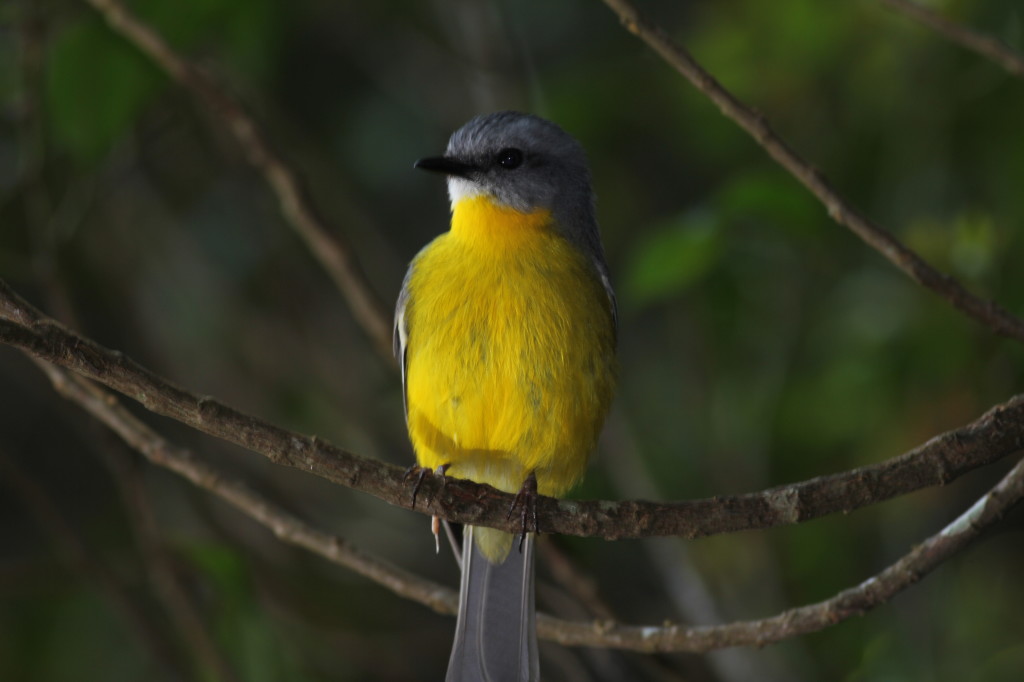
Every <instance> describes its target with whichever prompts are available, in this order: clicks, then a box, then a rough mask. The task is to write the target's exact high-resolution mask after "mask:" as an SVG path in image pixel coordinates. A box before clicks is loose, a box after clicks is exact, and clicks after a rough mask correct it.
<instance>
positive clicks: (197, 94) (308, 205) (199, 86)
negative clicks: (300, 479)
mask: <svg viewBox="0 0 1024 682" xmlns="http://www.w3.org/2000/svg"><path fill="white" fill-rule="evenodd" d="M85 2H88V3H89V4H90V5H92V6H93V8H94V9H95V10H96V11H97V12H99V13H100V14H101V15H102V16H103V17H104V19H106V21H107V23H108V24H109V25H110V27H111V28H112V29H113V30H114V31H115V32H117V33H118V34H119V35H121V36H122V37H123V38H124V39H125V40H127V41H128V42H129V43H131V44H132V45H134V46H135V47H136V48H137V49H138V50H139V51H140V52H142V53H143V54H145V55H146V56H147V57H149V58H150V59H152V60H153V62H154V63H155V64H156V65H157V66H159V67H160V68H161V69H162V70H163V71H164V72H166V73H167V75H168V76H169V77H170V78H171V79H172V80H173V81H175V82H176V83H177V84H178V85H180V86H181V87H183V88H185V89H186V90H187V91H188V92H190V93H191V94H192V96H193V97H194V98H195V99H196V100H197V101H199V102H200V103H201V104H202V105H203V106H205V107H206V108H207V109H208V110H209V111H210V112H211V113H212V114H213V117H214V118H215V119H216V120H217V121H219V122H220V123H221V124H222V125H223V126H224V128H225V129H226V130H227V131H228V132H229V133H230V134H231V135H232V136H234V138H235V141H236V142H237V143H238V145H239V146H240V147H241V148H242V150H243V151H244V152H245V155H246V157H247V158H248V160H249V163H251V164H252V165H253V167H255V168H256V170H258V171H259V172H260V173H262V175H263V177H264V179H265V180H266V182H267V184H268V185H270V188H271V190H272V191H273V192H274V194H275V195H276V196H277V200H278V202H279V203H280V205H281V212H282V213H283V214H284V217H285V219H286V220H287V221H288V222H289V224H291V226H292V227H293V228H294V229H295V231H296V232H297V233H298V234H299V236H300V237H301V238H302V239H303V240H304V241H305V243H306V246H307V247H308V248H309V250H310V251H312V253H313V256H314V257H315V258H316V259H317V260H318V261H319V262H320V265H321V266H323V268H324V269H325V270H326V271H327V273H328V274H329V275H330V277H331V279H333V280H334V283H335V284H336V285H337V287H338V289H340V290H341V293H342V294H343V295H344V296H345V298H346V300H347V301H348V304H349V307H350V308H351V310H352V314H353V315H354V316H355V319H356V320H357V321H358V322H359V324H361V325H362V327H363V329H364V330H366V333H367V334H368V335H369V337H370V339H371V340H372V341H373V344H374V347H375V348H376V349H377V351H378V352H379V353H380V354H381V356H382V357H385V358H387V359H388V360H389V362H390V361H392V358H391V312H390V310H389V309H387V308H385V306H384V305H382V304H381V302H380V300H379V299H378V298H377V296H376V295H375V294H374V293H373V288H372V287H371V286H370V283H369V281H368V280H367V278H366V275H365V274H364V273H363V272H362V270H361V269H360V268H359V264H358V263H357V261H356V258H355V256H354V255H353V254H352V252H351V250H350V249H349V247H348V246H347V245H346V244H345V243H344V242H343V241H342V238H341V237H340V236H339V235H337V234H332V233H331V230H329V229H328V227H327V225H326V223H325V221H324V219H323V218H322V217H321V216H320V214H319V213H318V212H317V210H316V208H315V207H314V205H313V202H312V201H311V200H310V198H309V196H308V194H307V192H306V189H305V187H304V185H303V183H302V180H301V179H300V177H299V174H298V173H297V172H296V171H295V170H294V169H293V168H292V167H291V166H289V165H288V164H287V163H286V162H285V160H284V159H283V158H282V157H281V156H280V155H279V154H278V153H277V152H276V151H275V150H274V148H273V146H272V145H271V144H270V142H269V141H268V139H267V136H266V134H265V133H264V132H263V130H262V129H261V128H260V127H259V125H257V123H256V121H255V120H254V119H253V118H252V117H251V116H250V115H249V114H248V113H247V112H246V111H245V108H244V107H243V106H242V104H241V103H239V102H238V101H237V100H235V99H234V98H233V97H231V96H230V95H229V94H228V93H227V92H226V91H225V90H224V89H222V88H221V87H219V86H218V84H217V83H216V82H215V81H214V79H213V78H212V77H211V76H210V75H209V74H207V73H205V72H203V71H201V70H200V69H199V68H197V67H196V66H194V65H193V64H191V63H190V62H189V61H187V60H186V59H184V58H183V57H181V56H180V55H178V54H177V53H176V52H175V51H174V50H173V49H172V48H171V47H170V45H168V44H167V42H166V41H165V40H164V39H163V38H162V37H161V36H160V35H159V34H158V33H157V32H156V31H154V30H153V29H152V28H151V27H149V26H147V25H146V24H145V23H143V22H142V21H140V20H139V19H138V18H137V17H135V16H134V15H132V14H131V13H130V12H129V11H128V10H127V9H126V8H125V7H124V6H123V5H121V3H120V2H118V1H117V0H85Z"/></svg>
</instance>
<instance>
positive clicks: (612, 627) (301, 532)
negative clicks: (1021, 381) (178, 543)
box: [37, 361, 1024, 652]
mask: <svg viewBox="0 0 1024 682" xmlns="http://www.w3.org/2000/svg"><path fill="white" fill-rule="evenodd" d="M37 363H38V364H39V365H40V367H41V368H42V369H43V371H44V372H46V374H47V375H48V376H49V377H50V380H51V382H52V383H53V385H54V387H55V388H56V389H57V391H58V392H59V393H60V394H61V395H63V396H65V397H66V398H68V399H70V400H72V401H73V402H76V403H78V404H79V405H80V406H81V407H82V408H83V409H85V410H86V411H87V412H89V413H90V414H91V415H92V416H93V417H95V418H96V419H98V420H99V421H100V422H102V423H104V424H105V425H107V426H108V427H109V428H110V429H112V430H113V431H114V432H115V433H117V434H118V435H119V436H120V437H121V438H122V439H124V440H125V442H127V443H128V444H129V445H130V446H131V447H133V448H135V449H136V450H138V451H139V452H140V453H142V454H143V455H144V456H145V457H146V458H147V459H148V460H149V461H150V462H152V463H153V464H155V465H157V466H161V467H165V468H167V469H170V470H172V471H174V472H176V473H178V474H179V475H181V476H183V477H185V478H186V479H188V480H189V481H191V482H192V483H194V484H195V485H197V486H199V487H201V488H204V489H206V490H209V491H210V492H211V493H213V494H215V495H217V496H218V497H220V498H221V499H223V500H225V501H226V502H228V503H229V504H232V505H233V506H235V507H236V508H238V509H239V510H240V511H242V512H243V513H245V514H247V515H248V516H250V517H251V518H253V519H254V520H256V521H258V522H259V523H261V524H263V525H264V526H266V527H267V528H269V529H270V530H271V531H272V532H273V533H274V534H275V535H276V536H277V537H278V538H280V539H281V540H283V541H285V542H289V543H291V544H294V545H296V546H299V547H303V548H305V549H307V550H309V551H311V552H313V553H314V554H318V555H320V556H322V557H324V558H325V559H327V560H328V561H331V562H333V563H336V564H339V565H341V566H344V567H346V568H348V569H350V570H352V571H354V572H356V573H358V574H359V575H362V576H364V577H366V578H369V579H370V580H372V581H374V582H376V583H378V584H380V585H382V586H384V587H386V588H387V589H389V590H391V591H392V592H394V593H395V594H397V595H399V596H401V597H405V598H408V599H411V600H413V601H416V602H419V603H420V604H423V605H425V606H428V607H430V608H432V609H434V610H435V611H437V612H439V613H443V614H448V615H451V614H454V613H455V611H456V607H457V604H458V597H457V595H456V593H455V591H454V590H452V589H450V588H447V587H444V586H441V585H438V584H436V583H433V582H430V581H428V580H426V579H424V578H421V577H419V576H417V575H414V574H412V573H410V572H408V571H405V570H404V569H401V568H399V567H397V566H395V565H393V564H391V563H390V562H387V561H385V560H383V559H381V558H379V557H376V556H374V555H373V554H371V553H369V552H366V551H364V550H362V549H359V548H358V547H356V546H355V545H353V544H352V543H349V542H347V541H345V540H343V539H342V538H340V537H338V536H335V535H330V534H328V533H324V532H322V531H320V530H317V529H315V528H313V527H311V526H309V525H308V524H306V523H305V522H303V521H302V520H300V519H298V518H297V517H294V516H292V515H290V514H289V513H288V512H286V511H285V510H283V509H281V508H280V507H277V506H276V505H274V504H273V503H271V502H269V501H268V500H266V499H265V498H263V497H261V496H260V495H259V494H257V493H256V492H254V491H253V490H251V489H250V488H249V487H248V486H246V485H245V484H244V483H241V482H239V481H234V480H232V479H231V478H229V477H228V476H226V475H224V474H222V473H221V472H219V471H218V470H216V469H215V468H214V467H212V466H211V465H209V464H207V463H205V462H202V461H200V460H198V459H196V458H195V457H194V456H193V455H192V453H190V452H189V451H187V450H184V449H182V448H179V447H176V446H174V445H172V444H171V443H169V442H168V441H166V440H165V439H164V438H162V437H161V436H160V435H159V434H157V433H156V432H154V431H153V430H152V429H150V428H149V427H147V426H146V425H145V424H143V423H142V422H141V421H139V420H138V419H137V418H135V417H134V416H133V415H132V414H131V413H130V412H128V411H127V410H126V409H124V408H123V407H121V406H120V405H119V404H118V402H117V400H116V398H115V397H114V396H112V395H110V394H108V393H106V392H105V391H104V390H102V389H100V388H98V387H96V386H94V385H92V384H90V383H89V382H88V381H87V380H85V379H82V378H81V377H78V376H76V375H73V374H70V373H68V372H66V371H65V370H63V369H60V368H57V367H54V366H53V365H51V364H49V363H47V362H43V361H37ZM1022 497H1024V460H1021V461H1020V462H1019V463H1018V464H1017V465H1016V466H1015V467H1014V468H1013V469H1012V470H1011V471H1010V473H1009V474H1007V475H1006V476H1005V477H1004V478H1003V480H1002V481H1000V482H999V483H998V484H997V485H996V486H995V487H994V488H993V489H992V490H991V491H989V492H988V493H987V494H986V495H984V496H983V497H982V498H980V499H979V500H978V501H977V502H975V503H974V504H973V505H972V506H971V508H970V509H968V510H967V511H966V512H964V513H963V514H961V515H960V516H959V517H958V518H957V519H956V520H955V521H953V522H952V523H950V524H949V525H947V526H946V527H945V528H944V529H943V530H942V531H941V532H939V533H937V534H936V535H933V536H932V537H930V538H928V539H927V540H926V541H925V542H924V543H922V544H921V545H918V546H917V547H915V548H914V549H913V550H911V551H910V552H909V553H908V554H906V555H905V556H903V557H902V558H900V559H899V560H898V561H896V562H895V563H893V564H892V565H891V566H889V567H888V568H886V569H885V570H884V571H882V572H881V573H879V574H878V575H876V576H873V577H871V578H869V579H868V580H865V581H864V582H862V583H860V584H859V585H857V586H855V587H852V588H850V589H847V590H843V591H842V592H840V593H838V594H837V595H835V596H834V597H831V598H830V599H826V600H824V601H821V602H818V603H815V604H809V605H806V606H801V607H797V608H794V609H790V610H787V611H784V612H782V613H780V614H778V615H775V616H772V617H770V618H764V619H760V620H752V621H741V622H736V623H730V624H726V625H714V626H697V627H682V626H679V625H661V626H651V625H647V626H637V625H622V624H619V623H615V622H614V621H611V620H598V621H589V622H575V621H565V620H560V619H557V618H554V617H551V616H549V615H547V614H538V618H537V629H538V633H539V634H540V636H541V637H543V638H545V639H548V640H551V641H554V642H558V643H560V644H563V645H566V646H591V647H607V648H615V649H628V650H633V651H641V652H656V651H659V652H668V651H676V652H680V651H686V652H706V651H712V650H715V649H721V648H726V647H735V646H764V645H765V644H770V643H773V642H778V641H781V640H783V639H786V638H789V637H793V636H796V635H800V634H806V633H809V632H815V631H818V630H822V629H824V628H826V627H828V626H830V625H835V624H837V623H839V622H842V621H844V620H846V619H848V618H851V617H852V616H856V615H861V614H863V613H865V612H867V611H869V610H871V609H873V608H875V607H876V606H879V605H881V604H883V603H885V602H887V601H888V600H889V599H891V598H892V597H893V596H894V595H895V594H897V593H898V592H900V591H902V590H904V589H906V588H908V587H910V586H911V585H913V584H915V583H916V582H917V581H918V580H920V579H921V578H922V577H923V576H924V575H926V574H927V573H928V572H930V571H931V570H933V569H934V568H935V567H936V566H938V565H939V564H940V563H942V561H944V560H946V559H948V558H949V557H951V556H952V555H953V554H955V553H956V552H957V551H959V550H961V549H963V548H964V547H965V546H966V545H967V544H968V543H969V542H970V541H972V540H973V539H975V538H976V537H978V536H979V535H980V534H981V533H982V532H983V531H984V529H985V528H987V527H989V526H991V525H992V524H994V523H996V522H997V521H998V520H999V519H1000V518H1001V517H1002V516H1003V515H1004V514H1005V513H1006V511H1007V510H1008V509H1009V508H1010V507H1011V506H1013V505H1014V504H1016V503H1017V502H1018V501H1019V500H1020V499H1021V498H1022Z"/></svg>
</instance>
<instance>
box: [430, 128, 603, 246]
mask: <svg viewBox="0 0 1024 682" xmlns="http://www.w3.org/2000/svg"><path fill="white" fill-rule="evenodd" d="M416 167H417V168H422V169H424V170H430V171H437V172H440V173H444V174H445V175H447V176H448V193H449V195H450V196H451V199H452V204H453V205H454V204H455V203H457V202H458V201H459V200H460V199H463V198H466V197H471V196H475V195H481V194H482V195H486V196H488V197H489V198H491V199H492V200H494V201H495V202H497V203H499V204H503V205H506V206H509V207H511V208H514V209H516V210H518V211H523V212H529V211H533V210H535V209H548V210H550V211H551V213H552V215H553V216H554V218H555V221H556V222H557V224H558V226H559V229H560V230H561V231H562V233H563V236H565V237H566V238H567V239H569V240H570V241H572V242H574V243H576V244H578V245H579V246H581V247H583V248H585V249H586V250H588V251H590V252H592V253H593V254H594V255H595V256H596V257H598V258H599V259H600V260H601V261H602V264H603V253H602V251H601V242H600V237H599V236H598V232H597V223H596V221H595V220H594V194H593V190H591V187H590V171H589V170H588V168H587V159H586V155H585V154H584V152H583V147H581V146H580V144H579V143H578V142H577V141H576V140H575V139H573V138H572V136H570V135H569V134H568V133H566V132H565V131H564V130H562V129H561V128H559V127H558V126H557V125H555V124H554V123H552V122H550V121H547V120H545V119H543V118H540V117H538V116H533V115H530V114H521V113H518V112H514V111H503V112H499V113H496V114H487V115H484V116H477V117H476V118H474V119H472V120H470V121H469V122H468V123H466V124H465V125H464V126H462V127H461V128H459V129H458V130H456V131H455V133H454V134H452V137H451V139H450V140H449V141H448V149H447V150H446V151H445V155H444V156H441V157H432V158H426V159H420V160H419V161H417V162H416Z"/></svg>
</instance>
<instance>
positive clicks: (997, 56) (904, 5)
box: [882, 0, 1024, 78]
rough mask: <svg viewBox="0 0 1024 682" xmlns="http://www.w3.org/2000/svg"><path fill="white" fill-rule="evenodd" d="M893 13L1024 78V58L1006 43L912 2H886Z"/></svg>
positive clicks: (884, 1) (908, 0)
mask: <svg viewBox="0 0 1024 682" xmlns="http://www.w3.org/2000/svg"><path fill="white" fill-rule="evenodd" d="M882 2H883V3H885V4H886V5H888V6H889V7H891V8H892V9H894V10H896V11H897V12H900V13H902V14H905V15H906V16H908V17H910V18H911V19H913V20H914V21H916V22H917V23H919V24H921V25H923V26H927V27H928V28H930V29H932V30H933V31H935V32H936V33H938V34H939V35H941V36H942V37H944V38H945V39H946V40H949V41H950V42H952V43H956V44H957V45H959V46H960V47H963V48H965V49H968V50H970V51H972V52H974V53H976V54H979V55H981V56H982V57H985V58H987V59H990V60H991V61H993V62H995V63H996V64H998V65H999V66H1001V67H1003V68H1004V69H1006V71H1007V73H1009V74H1010V75H1012V76H1017V77H1018V78H1024V55H1021V54H1020V53H1018V52H1015V51H1014V50H1012V49H1010V47H1009V46H1008V45H1007V44H1006V43H1004V42H1003V41H1001V40H999V39H997V38H994V37H992V36H989V35H985V34H984V33H981V32H980V31H975V30H974V29H971V28H968V27H966V26H961V25H959V24H956V23H954V22H952V21H950V20H949V19H946V18H944V17H942V16H940V15H939V14H938V13H937V12H936V11H935V10H933V9H930V8H928V7H924V6H922V5H921V4H919V3H916V2H911V0H882Z"/></svg>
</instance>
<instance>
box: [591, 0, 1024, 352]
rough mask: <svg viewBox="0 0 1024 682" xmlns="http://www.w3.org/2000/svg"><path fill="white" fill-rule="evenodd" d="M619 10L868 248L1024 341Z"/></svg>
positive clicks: (612, 3)
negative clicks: (845, 197) (848, 200)
mask: <svg viewBox="0 0 1024 682" xmlns="http://www.w3.org/2000/svg"><path fill="white" fill-rule="evenodd" d="M604 2H605V4H606V5H608V6H609V7H610V8H611V9H612V11H614V12H615V13H616V14H618V16H619V19H620V21H621V22H622V24H623V26H625V27H626V29H627V30H629V32H630V33H632V34H634V35H635V36H637V37H638V38H640V39H641V40H643V41H644V42H645V43H647V45H648V46H649V47H650V48H651V49H653V50H654V51H655V52H657V53H658V55H659V56H661V58H662V59H664V60H665V61H666V62H667V63H668V64H669V65H670V66H672V67H673V68H674V69H675V70H676V71H678V72H679V73H680V74H682V76H683V77H684V78H686V80H688V81H690V83H691V84H692V85H693V86H694V87H695V88H697V90H699V91H700V92H701V93H703V94H704V95H705V96H707V98H708V99H710V100H711V101H712V102H714V103H715V105H717V106H718V108H719V110H721V112H722V114H723V115H724V116H725V117H726V118H728V119H730V120H732V121H733V122H734V123H736V124H737V125H738V126H739V127H740V128H742V129H743V130H745V131H746V132H747V133H748V134H749V135H750V136H751V137H753V138H754V141H755V142H757V144H758V145H760V146H761V147H762V148H763V149H764V150H765V151H766V152H767V153H768V155H769V156H771V157H772V158H773V159H775V161H776V162H778V164H779V165H781V166H782V167H783V168H785V169H786V170H787V171H789V173H790V174H791V175H792V176H793V177H795V178H796V179H797V180H798V181H799V182H800V183H801V184H802V185H803V186H804V187H806V188H807V189H808V190H810V192H811V194H813V195H814V196H815V197H817V198H818V200H819V201H820V202H821V203H822V204H824V206H825V208H826V209H827V210H828V214H829V216H831V218H832V219H833V220H835V221H836V222H837V223H839V224H840V225H843V226H845V227H847V228H849V229H850V230H851V231H852V232H853V233H854V234H856V235H857V236H858V237H860V239H861V240H863V241H864V243H866V244H867V245H868V246H870V247H871V248H873V249H875V250H876V251H878V252H879V253H881V254H882V255H883V256H884V257H885V258H886V259H887V260H889V262H891V263H892V264H893V265H895V266H896V267H897V268H899V269H900V270H902V271H903V272H904V273H905V274H906V275H908V276H909V277H910V278H911V279H913V280H914V281H915V282H917V283H919V284H921V285H922V286H924V287H925V288H927V289H929V290H931V291H932V292H933V293H935V294H937V295H938V296H939V297H940V298H942V299H944V300H945V301H947V302H948V303H950V304H951V305H953V307H955V308H957V309H958V310H960V311H961V312H963V313H965V314H967V315H968V316H969V317H972V318H974V319H975V320H976V321H978V322H980V323H981V324H983V325H985V326H987V327H988V328H989V329H991V330H992V331H993V332H995V333H996V334H1000V335H1002V336H1006V337H1010V338H1014V339H1017V340H1018V341H1024V320H1022V319H1021V318H1019V317H1017V316H1015V315H1013V314H1012V313H1010V312H1009V311H1007V310H1006V309H1005V308H1003V307H1002V306H1000V305H999V304H998V303H996V302H994V301H989V300H986V299H983V298H980V297H978V296H976V295H974V294H972V293H971V292H970V291H968V290H967V289H965V288H964V287H963V285H962V284H960V282H959V281H957V280H956V279H955V278H954V277H952V276H951V275H947V274H945V273H942V272H939V271H938V270H936V269H935V268H933V267H932V266H931V265H930V264H929V263H928V262H927V261H925V260H924V259H923V258H921V257H920V256H918V255H917V253H915V252H914V251H912V250H911V249H909V248H908V247H907V246H906V245H904V244H903V243H902V242H900V241H899V240H898V239H897V238H896V237H895V236H893V235H892V234H891V233H890V232H888V231H887V230H885V229H883V228H882V227H880V226H878V225H876V224H875V223H873V222H871V221H870V220H869V219H868V218H866V217H865V216H863V215H861V214H860V213H859V212H857V211H856V210H855V209H854V208H853V207H852V206H851V205H850V204H849V203H848V202H847V201H846V200H845V199H844V198H843V197H842V196H840V194H839V193H838V192H837V191H836V190H835V189H833V187H832V185H831V184H829V182H828V180H827V179H826V178H825V176H824V175H823V174H822V173H821V172H820V171H818V170H817V169H816V168H814V167H813V166H812V165H811V164H810V163H808V162H807V161H806V160H804V159H803V158H802V157H801V156H800V155H798V154H797V153H796V152H795V151H794V150H793V148H792V147H790V146H789V145H788V144H787V143H786V142H785V141H784V140H783V139H782V138H781V137H779V136H778V135H777V134H776V133H775V132H774V131H773V130H772V128H771V126H770V125H769V124H768V121H767V120H766V119H765V117H764V116H763V115H762V114H760V113H758V112H756V111H754V110H753V109H751V108H750V107H748V106H747V105H745V104H744V103H743V102H741V101H739V100H738V99H736V97H734V96H733V95H732V93H730V92H729V91H728V90H726V89H725V88H724V87H722V85H721V84H720V83H719V82H718V81H717V80H715V78H714V77H713V76H712V75H711V74H710V73H708V72H707V71H706V70H704V68H703V67H702V66H701V65H700V64H698V63H697V61H696V60H694V58H693V57H692V56H691V55H690V53H689V52H687V51H686V50H685V49H684V48H683V47H682V46H680V45H678V44H677V43H676V42H675V41H673V40H672V39H671V38H669V36H668V34H666V33H665V32H664V31H663V30H662V29H661V28H659V27H658V26H655V25H654V24H652V23H650V22H648V21H646V20H645V19H643V18H642V17H641V16H640V13H639V12H638V11H637V9H636V7H634V6H633V4H632V3H631V2H629V0H604Z"/></svg>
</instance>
